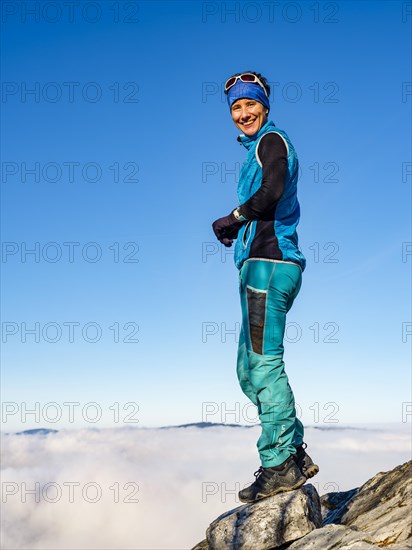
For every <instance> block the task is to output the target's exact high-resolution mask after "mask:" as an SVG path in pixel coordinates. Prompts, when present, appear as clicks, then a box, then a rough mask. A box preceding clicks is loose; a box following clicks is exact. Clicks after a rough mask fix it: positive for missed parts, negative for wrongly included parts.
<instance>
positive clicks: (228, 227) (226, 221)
mask: <svg viewBox="0 0 412 550" xmlns="http://www.w3.org/2000/svg"><path fill="white" fill-rule="evenodd" d="M243 224H244V222H241V221H239V220H237V219H236V218H235V215H234V214H233V212H231V213H230V214H229V216H224V217H223V218H219V219H218V220H216V221H214V222H213V223H212V228H213V231H214V233H215V235H216V237H217V238H218V239H219V241H220V242H221V243H223V244H224V245H225V246H232V243H233V239H236V237H237V235H238V233H239V229H240V228H241V227H242V225H243Z"/></svg>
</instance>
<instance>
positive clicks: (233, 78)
mask: <svg viewBox="0 0 412 550" xmlns="http://www.w3.org/2000/svg"><path fill="white" fill-rule="evenodd" d="M235 82H236V77H235V76H232V78H229V80H228V81H227V82H226V84H225V90H228V89H229V88H231V87H232V86H233V84H234V83H235Z"/></svg>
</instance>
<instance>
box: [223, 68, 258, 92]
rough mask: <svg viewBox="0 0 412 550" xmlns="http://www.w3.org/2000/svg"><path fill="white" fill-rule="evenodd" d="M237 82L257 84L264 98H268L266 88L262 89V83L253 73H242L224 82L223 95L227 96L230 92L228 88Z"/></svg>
mask: <svg viewBox="0 0 412 550" xmlns="http://www.w3.org/2000/svg"><path fill="white" fill-rule="evenodd" d="M238 80H241V81H242V82H249V83H252V84H259V86H260V87H261V88H263V90H264V92H265V94H266V96H267V97H268V94H267V91H266V88H265V87H264V85H263V83H262V81H261V80H259V78H258V77H257V76H256V75H255V74H253V73H243V74H239V75H237V76H231V77H230V78H229V79H228V80H226V84H225V94H227V92H228V91H229V90H230V88H231V87H232V86H234V85H235V84H236V82H237V81H238Z"/></svg>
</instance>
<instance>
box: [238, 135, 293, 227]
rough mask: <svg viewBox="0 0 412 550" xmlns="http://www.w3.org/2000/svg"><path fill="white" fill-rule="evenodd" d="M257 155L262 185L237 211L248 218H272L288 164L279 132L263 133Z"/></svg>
mask: <svg viewBox="0 0 412 550" xmlns="http://www.w3.org/2000/svg"><path fill="white" fill-rule="evenodd" d="M258 155H259V158H260V161H261V163H262V172H263V173H262V185H261V186H260V187H259V189H258V190H257V191H256V193H255V194H254V195H252V196H251V197H250V199H249V200H247V201H246V202H245V203H244V204H242V205H241V206H239V208H238V211H239V213H240V214H242V216H244V217H245V218H247V219H248V220H260V219H262V220H273V218H274V213H275V207H276V204H277V202H278V201H279V199H280V198H281V196H282V194H283V185H284V181H285V175H286V171H287V166H288V159H287V149H286V145H285V142H284V141H283V139H282V138H281V137H280V135H279V134H275V133H269V134H265V135H264V136H263V138H262V139H261V140H260V143H259V146H258Z"/></svg>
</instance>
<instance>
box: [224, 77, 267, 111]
mask: <svg viewBox="0 0 412 550" xmlns="http://www.w3.org/2000/svg"><path fill="white" fill-rule="evenodd" d="M242 98H249V99H255V100H256V101H259V103H262V105H264V106H265V107H266V108H267V109H268V110H269V111H270V105H269V98H268V96H267V95H266V94H265V91H264V89H263V88H262V86H260V84H256V83H255V82H242V81H241V80H238V81H237V82H236V84H234V85H233V86H232V87H231V88H229V90H228V92H227V102H228V105H229V108H230V109H231V108H232V105H233V103H234V102H235V101H237V100H238V99H242Z"/></svg>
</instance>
